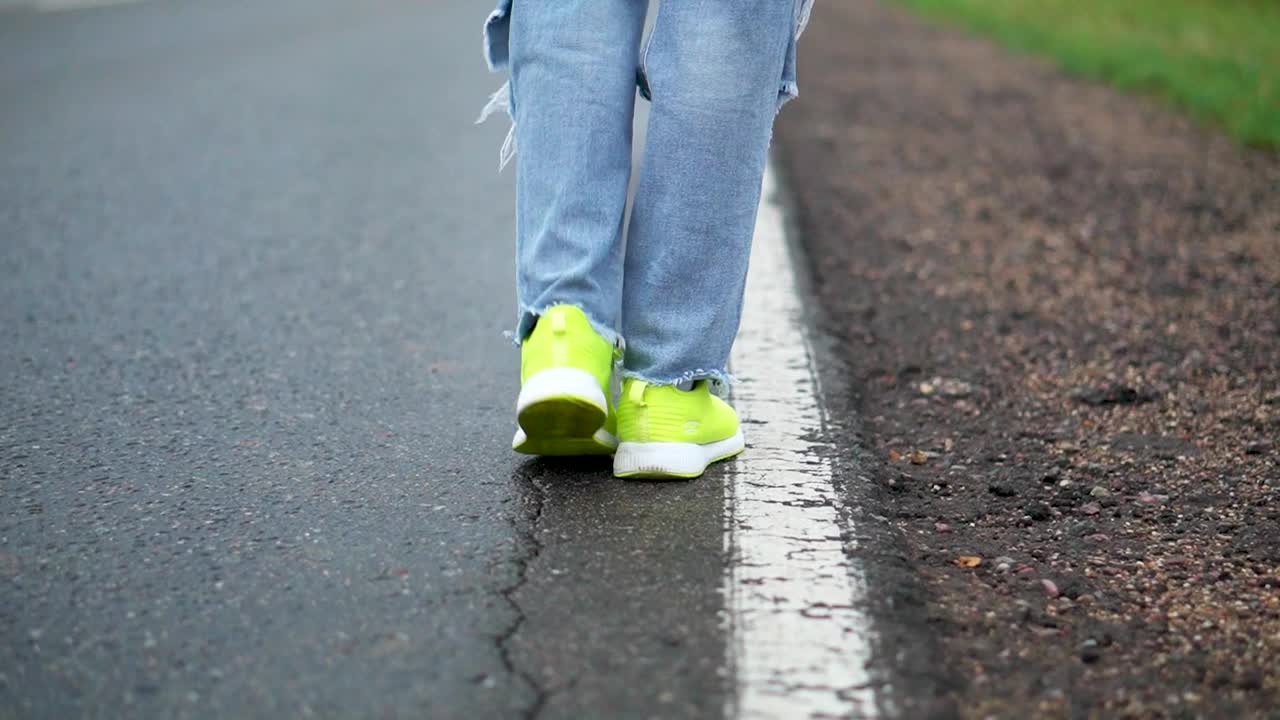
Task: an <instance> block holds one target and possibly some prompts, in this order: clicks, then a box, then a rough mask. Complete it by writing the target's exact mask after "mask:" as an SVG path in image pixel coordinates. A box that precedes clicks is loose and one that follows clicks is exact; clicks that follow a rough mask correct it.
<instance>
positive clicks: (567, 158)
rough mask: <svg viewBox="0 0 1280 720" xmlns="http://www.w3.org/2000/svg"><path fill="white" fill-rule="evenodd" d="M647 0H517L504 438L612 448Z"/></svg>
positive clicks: (548, 449) (528, 449)
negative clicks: (512, 325)
mask: <svg viewBox="0 0 1280 720" xmlns="http://www.w3.org/2000/svg"><path fill="white" fill-rule="evenodd" d="M647 4H648V3H647V0H516V2H514V3H513V4H512V6H511V15H510V30H509V48H510V66H511V85H510V89H511V91H510V100H511V110H512V117H513V120H514V122H515V140H516V147H517V148H518V153H519V156H518V158H517V160H516V167H517V171H516V220H517V231H516V232H517V238H516V252H517V256H516V289H517V294H518V297H519V301H520V322H519V326H518V328H517V330H516V332H517V340H519V341H520V342H521V343H522V348H521V367H520V380H521V388H520V396H519V398H518V399H517V401H516V413H517V424H518V425H519V429H518V430H517V431H516V435H515V438H514V439H513V441H512V447H513V448H514V449H515V450H517V451H518V452H523V453H530V454H536V455H582V454H596V453H611V452H613V450H614V448H615V447H616V446H617V439H616V438H615V436H614V434H613V433H614V425H613V415H612V411H611V406H612V399H611V397H610V375H611V373H612V370H613V358H614V352H613V349H614V344H615V342H616V338H617V329H618V314H619V311H620V308H621V286H622V238H621V234H622V232H621V231H622V217H623V210H624V208H625V206H626V198H627V183H628V180H629V176H630V173H631V122H632V114H633V111H634V107H635V87H636V86H635V82H636V62H637V60H638V58H639V47H640V36H641V33H642V32H643V29H644V16H645V10H646V6H647Z"/></svg>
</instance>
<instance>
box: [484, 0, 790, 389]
mask: <svg viewBox="0 0 1280 720" xmlns="http://www.w3.org/2000/svg"><path fill="white" fill-rule="evenodd" d="M809 3H810V0H665V1H664V2H662V3H661V4H660V5H659V8H658V11H657V15H656V18H655V20H654V26H653V29H652V32H651V33H650V37H649V39H648V42H647V43H646V44H645V46H644V47H643V48H642V47H641V42H642V35H643V31H644V21H645V14H646V12H647V6H648V0H515V2H514V6H513V3H512V2H511V0H504V1H503V2H502V3H501V4H500V5H499V7H498V9H497V10H496V11H495V12H494V13H493V15H491V16H490V18H489V21H488V23H487V24H486V26H485V29H486V41H487V48H486V50H487V58H488V60H489V62H490V65H491V66H492V67H494V68H498V67H502V66H504V65H507V64H508V63H509V65H510V71H511V77H510V82H509V83H508V85H507V86H506V87H505V88H504V90H502V91H499V93H498V94H496V95H495V97H494V100H493V101H492V102H491V104H490V105H491V106H490V108H486V110H487V111H488V110H492V109H494V108H496V107H503V108H504V109H507V110H508V111H509V112H510V114H511V116H512V118H513V120H514V127H513V128H512V133H513V134H512V136H510V137H509V138H508V142H507V143H506V144H505V145H504V149H503V161H504V162H505V160H506V159H507V158H508V157H509V156H510V154H511V153H512V152H514V149H515V148H517V147H518V148H519V153H520V159H519V162H518V163H517V172H516V217H517V230H516V235H517V237H516V248H517V256H516V268H517V272H516V290H517V295H518V297H519V301H520V319H519V324H518V327H517V330H516V338H517V340H520V339H523V338H524V337H527V336H528V333H529V332H531V331H532V329H533V326H534V323H535V322H536V319H537V317H538V315H540V314H541V313H543V312H545V311H546V309H547V308H549V307H551V306H553V305H559V304H569V305H575V306H577V307H580V308H582V309H583V311H584V312H585V313H586V314H587V317H588V318H589V319H590V320H591V322H592V324H593V325H594V326H595V328H596V329H597V330H598V331H599V332H600V333H601V334H602V335H603V336H605V337H606V338H608V339H609V340H610V341H613V342H617V343H619V344H620V345H622V346H623V347H624V348H625V351H624V355H623V372H624V374H625V375H626V376H628V377H638V378H642V379H644V380H648V381H649V382H653V383H659V384H671V383H676V382H681V381H687V380H692V379H700V378H713V379H718V380H723V379H725V378H726V376H727V372H726V365H727V363H728V358H729V351H730V348H731V347H732V345H733V339H734V336H735V335H736V334H737V331H738V322H739V318H740V315H741V307H742V293H743V288H744V286H745V283H746V275H747V259H748V256H749V254H750V247H751V237H752V233H753V231H754V227H755V218H756V208H757V204H758V203H759V200H760V181H761V177H762V175H763V173H764V167H765V161H766V158H767V153H768V145H769V137H770V133H771V131H772V125H773V118H774V115H775V114H776V113H777V110H778V109H779V108H780V107H781V105H782V103H784V102H785V101H786V100H787V99H788V98H790V97H792V96H794V95H795V92H796V86H795V77H794V68H795V40H796V38H797V37H798V35H799V32H800V30H801V29H802V28H803V25H804V20H805V16H806V15H807V12H808V6H809ZM637 84H638V85H639V88H640V91H641V93H642V94H643V95H644V96H645V97H647V98H649V100H650V101H651V103H652V107H651V111H650V116H649V124H648V131H647V142H646V145H645V150H644V156H643V160H642V164H641V167H640V174H639V182H638V186H637V190H636V196H635V200H634V206H633V209H632V215H631V225H630V227H629V228H628V229H627V233H626V240H625V243H624V239H623V237H624V234H623V226H622V223H623V215H624V210H625V205H626V198H627V185H628V180H629V178H630V175H631V155H632V153H631V140H632V138H631V127H632V114H633V110H634V106H635V93H636V88H637ZM486 114H487V112H486ZM482 117H483V116H482ZM624 339H625V342H623V340H624Z"/></svg>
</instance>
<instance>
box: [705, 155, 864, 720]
mask: <svg viewBox="0 0 1280 720" xmlns="http://www.w3.org/2000/svg"><path fill="white" fill-rule="evenodd" d="M777 191H778V186H777V180H776V178H775V176H774V174H773V171H772V169H769V170H767V171H766V173H765V178H764V197H763V200H762V201H761V203H760V211H759V215H758V218H757V221H756V235H755V243H754V246H753V249H752V251H751V272H750V275H749V276H748V279H747V295H746V302H745V305H744V307H743V317H742V331H741V333H740V334H739V336H738V340H737V343H736V345H735V346H734V351H733V358H732V365H733V370H734V372H735V373H736V374H737V375H738V377H739V379H740V380H741V382H740V383H739V384H738V385H737V386H735V387H734V389H733V398H734V404H735V406H736V407H737V409H738V412H739V414H740V415H741V417H742V419H743V421H744V432H745V433H746V436H747V451H746V453H745V454H744V455H743V456H742V457H741V458H740V459H739V460H738V461H737V462H736V463H735V464H734V466H733V470H732V471H731V472H730V473H729V475H730V479H729V480H728V482H727V484H726V491H725V492H726V498H725V500H726V508H727V510H726V514H727V516H728V517H727V526H728V527H727V528H726V533H725V538H726V539H725V542H726V545H727V547H726V550H727V554H728V556H729V560H730V562H729V569H728V571H727V573H726V576H725V594H726V599H727V605H728V609H729V617H728V624H729V634H730V641H729V655H730V657H729V664H730V666H731V667H732V669H733V675H734V678H735V680H736V689H735V692H733V693H731V695H730V697H731V700H730V702H729V707H728V708H727V711H726V717H728V718H730V720H740V719H747V718H750V719H753V720H754V719H755V718H830V717H848V716H854V717H874V716H876V714H877V709H876V703H875V691H874V688H873V687H872V685H871V677H870V674H869V672H868V662H869V661H870V657H871V637H870V636H871V625H870V622H869V619H868V618H867V616H866V614H865V613H864V612H863V610H862V609H861V608H862V607H864V605H863V602H862V601H863V599H864V598H865V596H866V592H867V588H866V582H865V578H864V575H863V572H862V567H861V565H860V564H859V563H857V562H855V561H853V560H851V559H850V558H849V557H848V556H847V555H846V554H845V547H844V541H843V540H842V539H841V528H840V524H839V518H838V511H837V507H838V503H839V502H840V499H839V497H838V496H837V494H836V492H835V490H834V488H833V487H832V482H831V477H832V474H831V465H830V462H829V461H828V460H826V459H825V456H824V455H823V454H822V453H819V452H815V451H817V450H821V449H822V448H821V447H820V446H819V443H820V441H819V440H812V439H806V435H807V434H808V433H810V432H811V431H813V430H817V429H819V428H820V427H821V426H822V425H823V424H824V422H825V418H824V416H823V409H822V405H821V403H820V402H819V400H818V397H819V388H818V380H817V374H816V372H815V368H814V365H813V352H812V346H811V344H810V342H809V338H808V335H807V331H806V330H805V325H804V320H803V318H802V316H801V312H802V307H801V301H800V298H799V296H798V294H797V287H796V275H795V271H794V268H793V266H792V263H791V257H790V254H789V253H788V250H787V241H786V229H785V223H784V221H783V213H782V208H781V206H780V205H779V204H778V202H777V200H776V198H775V195H776V193H777Z"/></svg>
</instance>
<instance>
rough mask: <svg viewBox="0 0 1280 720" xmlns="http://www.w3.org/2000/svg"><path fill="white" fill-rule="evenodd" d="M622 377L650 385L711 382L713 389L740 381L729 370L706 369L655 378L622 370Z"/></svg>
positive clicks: (633, 371)
mask: <svg viewBox="0 0 1280 720" xmlns="http://www.w3.org/2000/svg"><path fill="white" fill-rule="evenodd" d="M622 377H624V378H632V379H635V380H643V381H645V382H647V383H649V384H650V385H679V384H681V383H688V382H696V381H698V380H710V381H711V383H712V387H713V388H715V386H721V387H728V386H730V385H736V384H737V382H738V379H737V378H736V377H734V376H733V374H732V373H730V372H729V371H728V370H725V369H714V370H707V369H704V368H698V369H696V370H686V371H685V372H683V373H680V374H679V375H675V376H654V375H649V374H647V373H642V372H637V371H635V370H627V369H625V368H624V369H623V370H622Z"/></svg>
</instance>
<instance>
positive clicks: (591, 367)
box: [511, 305, 618, 455]
mask: <svg viewBox="0 0 1280 720" xmlns="http://www.w3.org/2000/svg"><path fill="white" fill-rule="evenodd" d="M613 352H614V351H613V346H612V345H610V344H609V341H607V340H605V339H604V338H602V337H600V335H599V333H597V332H596V331H595V329H594V328H592V327H591V322H590V321H588V320H587V316H586V314H584V313H583V312H582V311H581V310H579V309H578V308H576V307H573V306H571V305H556V306H555V307H552V308H550V309H548V310H547V312H546V313H545V314H543V315H542V316H541V317H539V318H538V324H537V325H535V326H534V328H533V333H532V334H530V335H529V337H528V338H527V339H526V340H525V341H524V343H522V344H521V346H520V397H519V399H517V400H516V422H517V423H518V424H519V428H518V429H517V430H516V436H515V438H514V439H512V441H511V447H512V449H514V450H515V451H516V452H519V453H525V454H528V455H608V454H610V453H612V452H613V451H614V449H615V448H617V447H618V439H617V437H616V436H615V432H616V430H615V420H614V417H613V400H612V398H611V397H610V392H609V380H610V376H611V374H612V373H613V357H614V355H613Z"/></svg>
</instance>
